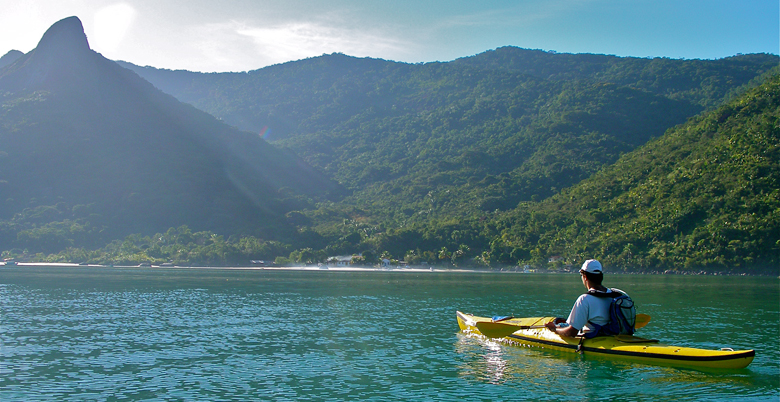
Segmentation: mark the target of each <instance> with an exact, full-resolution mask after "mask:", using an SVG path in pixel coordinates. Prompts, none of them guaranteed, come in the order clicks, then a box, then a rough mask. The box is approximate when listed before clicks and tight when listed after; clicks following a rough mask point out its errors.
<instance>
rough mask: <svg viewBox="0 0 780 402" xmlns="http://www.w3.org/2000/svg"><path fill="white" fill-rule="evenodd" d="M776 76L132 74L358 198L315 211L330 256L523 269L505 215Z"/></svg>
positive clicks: (343, 59) (362, 67)
mask: <svg viewBox="0 0 780 402" xmlns="http://www.w3.org/2000/svg"><path fill="white" fill-rule="evenodd" d="M778 60H779V59H778V57H777V56H776V55H768V54H755V55H739V56H735V57H729V58H725V59H720V60H672V59H666V58H654V59H643V58H630V57H615V56H606V55H590V54H578V55H572V54H557V53H552V52H543V51H537V50H526V49H518V48H512V47H507V48H500V49H496V50H494V51H488V52H485V53H482V54H479V55H476V56H472V57H467V58H462V59H458V60H455V61H453V62H448V63H426V64H405V63H396V62H391V61H386V60H377V59H367V58H363V59H360V58H354V57H349V56H346V55H343V54H331V55H324V56H321V57H315V58H311V59H306V60H301V61H296V62H291V63H285V64H281V65H276V66H271V67H267V68H263V69H260V70H255V71H249V72H246V73H225V74H199V73H191V72H184V71H167V70H159V69H154V68H151V67H137V66H132V65H127V66H128V68H131V69H133V70H134V71H136V72H137V73H138V74H139V75H141V76H144V77H145V78H147V79H148V80H149V81H150V82H152V83H153V84H155V85H156V86H157V87H159V88H161V89H163V90H165V91H167V92H169V93H171V94H173V95H174V96H176V97H177V98H178V99H180V100H182V101H186V102H190V103H192V104H193V105H195V106H197V107H198V108H201V109H202V110H205V111H208V112H209V113H212V114H214V115H215V116H219V117H220V118H222V119H224V120H225V121H226V122H229V123H230V124H233V125H235V126H237V127H242V128H245V129H248V130H252V131H255V132H260V133H263V134H264V135H265V136H266V137H267V138H269V140H270V141H272V143H274V144H275V145H278V146H283V147H286V148H289V149H291V150H293V151H294V152H296V153H297V154H299V155H301V156H302V157H303V158H304V159H305V160H306V161H307V162H309V163H310V164H312V165H313V166H315V167H317V168H320V169H322V170H323V171H324V172H326V173H328V174H329V175H332V177H334V178H335V179H336V180H338V181H339V182H340V183H342V184H343V185H344V186H346V187H348V188H349V189H350V190H352V191H353V194H352V195H351V196H350V197H348V198H346V199H345V200H344V201H342V202H340V203H338V204H321V205H319V206H318V209H317V210H313V211H311V210H310V211H304V213H305V214H306V215H307V216H308V217H309V218H310V221H309V222H308V223H307V224H304V225H301V226H302V229H308V230H313V231H316V232H317V233H319V234H321V235H323V236H324V237H325V238H327V239H329V243H328V244H329V246H330V247H331V248H330V251H329V252H330V253H332V254H334V253H338V252H354V251H356V250H355V249H366V250H373V251H374V252H377V253H378V252H385V251H386V252H387V253H388V254H390V255H392V256H395V257H396V258H406V257H405V256H406V254H408V253H409V251H410V250H419V252H418V254H419V253H420V252H422V251H423V250H428V251H438V250H441V249H442V248H443V247H446V248H447V250H449V251H450V252H451V251H452V250H453V249H457V250H460V249H462V250H470V251H469V252H466V253H464V254H462V256H463V258H464V259H465V258H471V257H475V256H479V255H480V254H481V253H482V252H484V251H487V252H488V254H496V257H494V258H493V262H494V263H503V264H512V263H516V262H517V261H518V260H519V259H520V258H514V257H512V256H511V252H510V253H504V252H501V251H499V249H501V247H499V244H500V243H501V242H498V243H496V242H494V241H493V240H494V237H495V236H496V234H497V227H499V226H500V225H497V224H495V223H494V222H496V221H498V222H501V221H502V219H504V218H503V214H505V213H508V212H509V211H512V210H513V209H515V208H516V207H517V206H518V204H521V203H525V202H529V201H541V200H544V199H546V198H548V197H550V196H552V195H554V194H556V193H558V192H559V191H560V190H561V189H564V188H567V187H570V186H572V185H575V184H577V183H578V182H580V181H581V180H583V179H586V178H588V177H590V176H591V175H593V174H594V173H596V172H598V171H599V170H600V169H601V168H603V167H605V166H609V165H611V164H612V163H615V162H616V161H617V160H618V159H619V158H620V157H621V156H623V155H625V154H627V153H630V152H631V151H633V150H634V149H636V148H637V147H639V146H642V145H643V144H645V143H646V142H647V141H649V140H651V139H653V138H659V137H661V136H662V135H663V134H664V132H665V131H666V130H668V129H669V128H671V127H674V126H676V125H678V124H682V123H684V122H685V121H686V120H687V119H689V118H691V117H693V116H696V115H697V114H699V113H702V112H704V111H706V110H711V109H713V108H714V107H716V106H717V105H720V104H721V103H722V102H724V101H725V100H727V99H730V98H733V97H735V96H736V95H738V94H739V93H741V92H744V91H745V90H746V89H747V88H749V87H750V86H752V85H755V83H756V82H757V80H760V79H761V77H762V76H763V75H764V74H766V73H767V72H768V71H770V70H772V69H773V68H776V66H777V65H778ZM345 222H348V223H349V224H347V225H345V224H344V223H345ZM345 239H352V240H351V241H346V240H345ZM356 240H359V241H357V242H356ZM523 247H525V246H523ZM523 247H519V248H518V251H517V253H516V256H521V255H524V254H523V251H522V250H524V248H523ZM493 251H495V253H492V252H493ZM444 254H445V255H446V254H447V253H446V252H445V253H444ZM547 257H549V255H547Z"/></svg>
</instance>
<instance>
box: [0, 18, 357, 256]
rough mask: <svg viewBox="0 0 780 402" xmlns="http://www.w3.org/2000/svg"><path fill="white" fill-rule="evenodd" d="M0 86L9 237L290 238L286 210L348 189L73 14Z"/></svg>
mask: <svg viewBox="0 0 780 402" xmlns="http://www.w3.org/2000/svg"><path fill="white" fill-rule="evenodd" d="M0 94H2V95H0V96H2V98H0V101H1V102H2V105H3V107H2V110H0V193H1V194H3V197H2V198H3V200H2V201H3V202H2V204H0V220H2V223H3V225H2V226H0V234H1V235H0V236H2V239H1V240H2V243H3V244H14V245H15V246H16V247H19V248H24V247H29V248H32V249H42V250H48V251H57V250H59V249H61V248H63V247H65V246H69V245H81V246H83V245H92V246H96V245H100V244H104V243H105V242H107V241H110V240H113V239H116V238H121V237H123V236H126V235H128V234H132V233H146V234H152V233H155V232H164V231H165V230H167V229H168V228H170V227H178V226H181V225H188V226H189V227H190V228H192V229H195V230H212V231H216V232H219V233H226V234H242V233H243V234H253V235H260V236H265V237H268V236H273V237H275V238H285V237H288V236H290V235H291V234H294V233H295V232H294V228H292V227H290V225H289V224H287V223H286V218H285V217H284V214H285V213H287V212H288V211H290V209H293V208H295V209H297V208H301V205H305V204H306V203H308V202H310V201H309V200H310V199H312V197H315V198H317V197H321V198H325V197H328V196H334V197H338V194H340V192H342V191H343V189H342V188H341V187H340V186H339V185H337V184H336V183H334V182H332V181H331V180H329V179H327V178H326V177H325V176H323V175H322V174H320V173H318V172H317V171H316V170H315V169H312V168H311V167H309V166H308V165H307V164H306V163H304V162H303V161H302V160H300V159H299V158H297V157H296V156H295V155H294V154H292V153H290V152H287V151H284V150H280V149H278V148H276V147H273V146H271V145H269V144H268V143H267V142H266V141H264V140H263V139H261V138H259V136H258V135H257V134H251V133H248V132H243V131H240V130H237V129H235V128H232V127H230V126H228V125H226V124H224V123H222V122H220V121H219V120H217V119H216V118H214V117H212V116H210V115H208V114H206V113H205V112H202V111H199V110H197V109H195V108H194V107H192V106H190V105H186V104H183V103H181V102H179V101H177V100H176V99H174V98H173V97H171V96H170V95H166V94H164V93H162V92H161V91H159V90H157V89H156V88H154V87H153V86H152V85H151V84H149V83H148V82H147V81H145V80H143V79H142V78H140V77H139V76H138V75H136V74H135V73H133V72H131V71H129V70H127V69H125V68H122V67H120V66H119V65H117V64H116V63H114V62H113V61H110V60H108V59H106V58H104V57H102V56H101V55H100V54H98V53H96V52H94V51H92V50H91V49H90V48H89V44H88V42H87V38H86V36H85V35H84V30H83V27H82V25H81V21H80V20H79V19H78V18H76V17H70V18H66V19H63V20H61V21H59V22H57V23H55V24H54V25H52V26H51V28H49V30H47V31H46V33H45V34H44V35H43V37H42V38H41V40H40V42H39V43H38V46H37V47H36V48H35V49H34V50H33V51H31V52H29V53H27V54H25V55H23V56H21V57H18V58H17V59H16V60H15V61H14V62H13V63H11V64H9V65H7V66H5V67H4V68H2V69H0Z"/></svg>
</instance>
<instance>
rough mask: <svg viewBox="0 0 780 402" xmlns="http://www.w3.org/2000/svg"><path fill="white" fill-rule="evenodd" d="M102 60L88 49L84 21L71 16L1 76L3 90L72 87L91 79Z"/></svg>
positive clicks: (0, 83) (48, 31) (59, 23)
mask: <svg viewBox="0 0 780 402" xmlns="http://www.w3.org/2000/svg"><path fill="white" fill-rule="evenodd" d="M96 56H97V57H96ZM100 58H101V57H99V56H98V55H97V53H95V52H93V51H92V50H91V49H90V48H89V42H87V35H86V34H84V27H83V26H82V25H81V20H79V19H78V17H68V18H65V19H62V20H60V21H57V22H56V23H54V25H52V26H51V27H50V28H49V29H48V30H47V31H46V33H44V34H43V37H42V38H41V40H40V41H39V42H38V46H36V48H35V49H33V50H32V51H30V52H29V53H27V54H25V55H24V56H22V57H20V58H19V60H17V62H16V63H13V64H14V65H13V66H12V67H10V70H9V71H7V73H6V74H2V75H0V88H4V89H5V90H11V91H14V90H21V89H27V90H36V89H43V88H46V89H53V88H56V87H61V86H63V85H70V84H72V83H73V82H74V80H79V79H92V78H94V77H92V76H93V75H94V72H95V71H94V70H95V64H96V62H98V61H97V59H100Z"/></svg>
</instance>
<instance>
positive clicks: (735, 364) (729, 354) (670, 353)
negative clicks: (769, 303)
mask: <svg viewBox="0 0 780 402" xmlns="http://www.w3.org/2000/svg"><path fill="white" fill-rule="evenodd" d="M457 318H458V326H459V327H460V329H461V331H463V332H466V333H468V334H476V335H483V336H486V337H489V338H496V340H499V341H502V342H506V343H509V344H517V345H521V346H530V347H538V348H544V349H552V350H558V351H564V352H577V351H581V352H583V353H585V354H590V353H595V354H598V355H603V356H613V357H619V358H621V359H627V360H632V361H637V362H642V363H650V364H660V365H673V366H685V367H696V368H732V369H733V368H745V367H747V366H748V365H749V364H750V363H751V362H752V361H753V358H754V357H755V351H754V350H737V351H735V350H732V349H728V348H724V349H720V350H707V349H697V348H688V347H681V346H673V345H666V344H663V343H660V342H659V341H657V340H654V339H645V338H641V337H637V336H630V335H617V336H597V337H595V338H592V339H581V338H565V337H561V336H559V335H557V334H554V333H553V332H552V331H550V330H548V329H547V328H545V327H544V324H545V323H547V322H549V321H551V320H553V319H554V317H531V318H511V319H507V320H502V321H500V322H494V321H493V320H491V319H490V318H486V317H477V316H474V315H470V314H465V313H462V312H460V311H458V312H457ZM647 320H648V321H649V316H648V317H647ZM482 330H484V332H483V331H482ZM509 331H511V332H509Z"/></svg>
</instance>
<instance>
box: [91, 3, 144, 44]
mask: <svg viewBox="0 0 780 402" xmlns="http://www.w3.org/2000/svg"><path fill="white" fill-rule="evenodd" d="M135 15H136V11H135V9H134V8H133V7H131V6H129V5H127V4H125V3H118V4H113V5H110V6H108V7H104V8H101V9H100V10H98V11H97V12H96V13H95V16H94V21H95V32H94V37H93V38H90V39H91V40H90V41H91V42H93V43H94V47H95V50H98V51H104V52H111V51H114V50H116V49H117V48H118V47H119V44H120V43H121V42H122V39H124V37H125V34H126V33H127V30H128V29H129V28H130V26H131V25H132V24H133V20H134V19H135Z"/></svg>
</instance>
